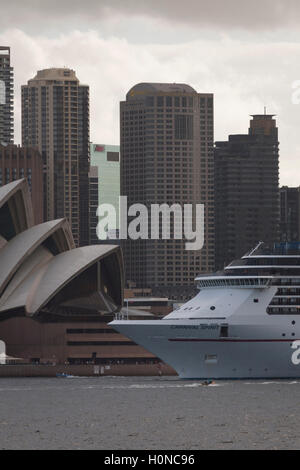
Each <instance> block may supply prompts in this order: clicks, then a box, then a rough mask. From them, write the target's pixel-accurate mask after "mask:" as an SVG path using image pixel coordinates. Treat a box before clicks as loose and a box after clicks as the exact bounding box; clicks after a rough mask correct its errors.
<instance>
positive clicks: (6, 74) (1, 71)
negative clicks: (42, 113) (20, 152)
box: [0, 46, 14, 144]
mask: <svg viewBox="0 0 300 470" xmlns="http://www.w3.org/2000/svg"><path fill="white" fill-rule="evenodd" d="M13 70H14V69H13V67H12V66H11V61H10V47H6V46H0V144H1V143H6V144H8V143H12V142H13V140H14V110H13V106H14V72H13Z"/></svg>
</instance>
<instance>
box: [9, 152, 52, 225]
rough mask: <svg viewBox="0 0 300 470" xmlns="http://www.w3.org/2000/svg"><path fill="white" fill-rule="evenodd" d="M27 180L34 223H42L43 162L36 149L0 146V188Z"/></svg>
mask: <svg viewBox="0 0 300 470" xmlns="http://www.w3.org/2000/svg"><path fill="white" fill-rule="evenodd" d="M22 178H27V182H28V187H29V191H30V194H31V200H32V207H33V214H34V222H35V223H36V224H40V223H42V222H43V161H42V157H41V154H40V152H39V151H38V150H37V149H36V148H30V147H26V148H24V147H20V146H19V145H13V144H8V145H7V144H5V145H1V144H0V186H4V185H5V184H8V183H11V182H12V181H16V180H19V179H22Z"/></svg>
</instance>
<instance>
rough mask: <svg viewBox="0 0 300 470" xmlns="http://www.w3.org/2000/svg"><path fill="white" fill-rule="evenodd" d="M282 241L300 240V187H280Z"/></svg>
mask: <svg viewBox="0 0 300 470" xmlns="http://www.w3.org/2000/svg"><path fill="white" fill-rule="evenodd" d="M280 241H282V242H299V241H300V187H298V188H290V187H288V186H283V187H282V188H280Z"/></svg>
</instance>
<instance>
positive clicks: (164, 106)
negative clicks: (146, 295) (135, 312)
mask: <svg viewBox="0 0 300 470" xmlns="http://www.w3.org/2000/svg"><path fill="white" fill-rule="evenodd" d="M213 122H214V118H213V95H212V94H211V93H197V92H196V91H195V90H194V89H193V88H192V87H191V86H189V85H186V84H175V83H173V84H171V83H139V84H137V85H135V86H134V87H132V88H131V89H130V90H129V92H128V93H127V95H126V101H122V102H121V103H120V139H121V140H120V152H121V195H122V196H127V203H128V207H130V206H131V205H132V204H135V203H140V204H143V205H144V206H146V207H147V209H148V212H149V213H150V206H151V204H159V205H161V204H168V205H169V206H171V205H173V204H174V203H176V204H179V205H180V206H181V208H183V207H184V204H192V205H193V207H195V205H196V204H201V203H202V204H204V207H205V217H204V218H205V224H204V225H205V226H204V241H205V243H204V247H203V248H202V250H197V251H192V250H191V251H188V250H186V249H185V242H186V240H185V239H184V238H183V237H182V239H174V237H173V236H172V235H174V230H172V226H171V233H170V239H162V236H161V232H160V239H155V240H153V239H151V238H149V239H137V240H130V239H128V240H121V243H122V248H123V254H124V262H125V273H126V281H127V283H134V285H135V286H136V287H137V288H151V289H152V292H153V294H154V296H160V297H169V298H176V299H177V298H186V297H189V296H190V295H192V293H193V292H194V279H195V277H196V275H197V274H199V273H204V272H207V271H212V270H213V268H214V186H213V170H214V168H213ZM193 222H195V218H194V215H193ZM194 226H195V225H194ZM149 230H150V229H149Z"/></svg>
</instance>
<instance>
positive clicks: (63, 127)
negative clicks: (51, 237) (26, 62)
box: [22, 68, 89, 246]
mask: <svg viewBox="0 0 300 470" xmlns="http://www.w3.org/2000/svg"><path fill="white" fill-rule="evenodd" d="M22 144H23V146H34V147H37V148H38V149H39V151H40V152H41V155H42V157H43V164H44V191H45V192H44V217H45V220H51V219H54V218H59V217H66V218H67V219H68V221H69V222H70V225H71V228H72V233H73V236H74V240H75V243H76V245H77V246H78V245H81V246H83V245H87V244H88V241H89V202H88V195H89V190H88V171H89V87H88V86H87V85H82V84H80V83H79V80H78V78H77V77H76V75H75V72H74V70H70V69H67V68H64V69H58V68H53V69H46V70H40V71H38V73H37V75H36V76H35V77H34V78H33V79H31V80H29V81H28V84H27V85H24V86H22Z"/></svg>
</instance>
